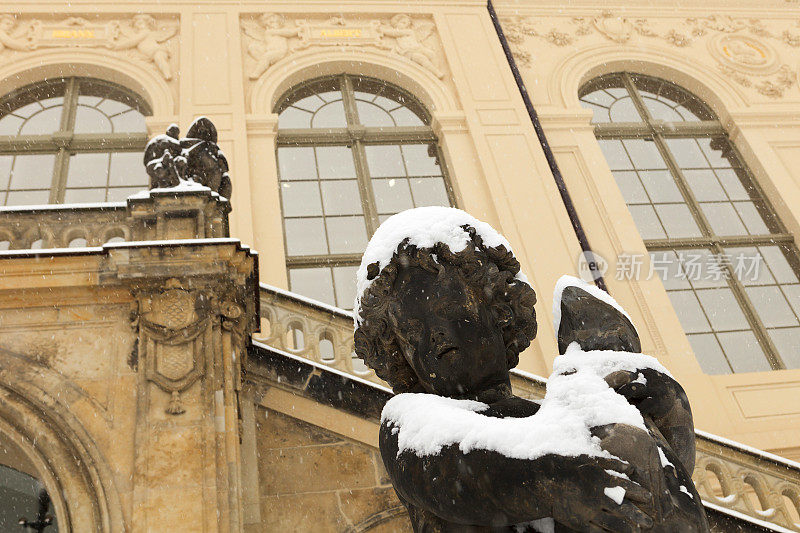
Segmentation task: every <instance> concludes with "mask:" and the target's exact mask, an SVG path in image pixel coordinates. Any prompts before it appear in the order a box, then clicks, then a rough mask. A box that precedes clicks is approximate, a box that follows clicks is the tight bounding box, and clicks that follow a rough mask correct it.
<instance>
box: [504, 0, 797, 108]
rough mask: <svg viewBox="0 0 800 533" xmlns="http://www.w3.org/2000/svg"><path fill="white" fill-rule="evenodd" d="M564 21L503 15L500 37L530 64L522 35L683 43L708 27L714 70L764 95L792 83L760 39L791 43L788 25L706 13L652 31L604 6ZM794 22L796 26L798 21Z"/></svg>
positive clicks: (558, 41) (568, 40) (791, 73)
mask: <svg viewBox="0 0 800 533" xmlns="http://www.w3.org/2000/svg"><path fill="white" fill-rule="evenodd" d="M569 24H570V26H571V29H570V30H569V31H564V30H563V29H562V30H559V29H557V28H555V27H553V28H551V29H550V30H548V31H540V30H539V29H537V27H536V25H535V24H534V22H533V21H532V20H531V18H530V17H513V18H507V19H503V26H504V28H505V33H506V38H507V39H508V41H509V43H510V45H511V50H512V52H513V53H514V57H515V58H516V59H517V61H518V62H519V63H520V64H521V65H522V66H524V67H530V66H531V60H532V57H531V54H530V52H528V51H527V50H525V49H524V47H523V44H524V42H525V38H526V37H536V38H539V39H542V40H544V41H546V42H548V43H550V44H552V45H555V46H568V45H571V44H573V43H575V42H577V41H578V40H579V39H580V38H581V37H583V36H585V35H589V34H591V33H593V32H597V33H599V34H600V35H602V36H604V37H605V38H607V39H609V40H610V41H614V42H616V43H620V44H624V43H626V42H628V41H629V40H630V39H631V38H633V36H634V35H639V36H642V37H648V38H656V39H661V40H663V41H666V42H667V43H669V44H671V45H673V46H676V47H678V48H686V47H689V46H691V45H692V44H694V43H695V42H699V41H700V40H701V39H703V38H705V37H706V36H709V35H710V34H712V33H714V34H716V35H713V36H712V37H710V38H709V39H707V45H708V49H709V52H710V53H711V55H712V57H714V58H715V59H716V60H717V68H718V69H719V71H720V72H721V73H722V74H724V75H725V76H727V77H729V78H730V79H732V80H733V81H735V82H736V83H738V84H740V85H742V86H743V87H748V88H752V89H755V90H756V91H758V92H759V93H760V94H762V95H764V96H768V97H770V98H779V97H781V96H783V94H784V92H785V91H786V90H787V89H789V88H790V87H792V86H793V85H794V84H795V83H796V79H797V73H796V72H795V70H794V69H793V68H792V67H790V66H789V65H787V64H785V63H781V62H780V58H779V57H778V54H777V52H776V51H775V50H774V49H773V48H772V47H771V46H770V45H769V44H768V43H767V42H765V40H764V39H771V40H775V41H779V42H781V43H783V44H785V45H788V46H791V47H795V48H796V47H800V30H794V29H792V28H790V29H785V30H783V31H782V32H778V31H771V30H769V29H767V28H766V27H765V26H764V24H763V23H762V22H761V21H760V20H757V19H738V18H734V17H731V16H728V15H710V16H708V17H704V18H687V19H685V20H684V21H683V22H682V23H681V28H680V29H676V28H671V29H669V30H667V31H664V32H658V31H656V30H654V29H653V28H651V26H650V23H649V22H648V20H647V19H642V18H638V19H629V18H627V17H624V16H621V15H615V14H614V13H612V12H610V11H604V12H603V13H602V14H601V15H600V16H598V17H595V18H593V19H589V18H583V17H573V18H572V19H570V21H569ZM795 26H797V27H800V22H797V23H796V24H795ZM748 34H749V35H748ZM754 78H760V80H756V79H754Z"/></svg>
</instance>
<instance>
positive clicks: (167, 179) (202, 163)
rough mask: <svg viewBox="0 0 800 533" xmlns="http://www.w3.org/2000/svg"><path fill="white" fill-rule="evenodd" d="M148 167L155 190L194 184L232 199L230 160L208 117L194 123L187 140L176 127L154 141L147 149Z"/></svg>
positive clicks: (152, 140)
mask: <svg viewBox="0 0 800 533" xmlns="http://www.w3.org/2000/svg"><path fill="white" fill-rule="evenodd" d="M144 165H145V170H146V171H147V175H148V176H150V188H151V189H157V188H159V189H163V188H169V187H176V186H178V185H180V184H181V182H182V181H188V180H191V181H194V182H195V183H198V184H200V185H205V186H206V187H208V188H210V189H211V190H212V191H214V192H216V193H218V194H219V195H220V196H223V197H225V198H230V197H231V196H230V195H231V192H232V190H233V189H232V185H231V179H230V176H229V175H228V160H227V158H226V157H225V154H223V153H222V150H220V148H219V145H217V128H215V127H214V124H213V123H212V122H211V121H210V120H209V119H207V118H205V117H200V118H198V119H197V120H195V121H194V122H192V124H191V126H189V130H188V131H187V132H186V136H185V137H182V138H181V137H180V130H179V129H178V126H177V125H175V124H173V125H172V126H170V127H169V129H167V132H166V134H162V135H157V136H155V137H153V139H151V140H150V142H148V143H147V146H146V147H145V149H144Z"/></svg>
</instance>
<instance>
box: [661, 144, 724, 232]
mask: <svg viewBox="0 0 800 533" xmlns="http://www.w3.org/2000/svg"><path fill="white" fill-rule="evenodd" d="M653 141H654V142H655V143H656V147H657V148H658V151H659V152H661V157H663V158H664V162H665V163H666V164H667V168H668V169H669V171H670V173H671V174H672V177H673V178H674V179H675V184H676V185H677V186H678V189H679V190H680V191H681V194H682V195H683V197H684V198H685V199H686V205H687V207H688V208H689V211H691V212H692V214H693V215H694V217H695V220H696V221H697V224H698V225H699V226H700V231H701V232H702V233H703V235H705V236H708V237H712V238H713V237H714V232H713V231H712V230H711V224H709V222H708V219H706V216H705V214H703V210H702V209H700V203H699V202H698V201H697V198H696V197H695V195H694V193H693V192H692V189H691V188H690V187H689V183H688V182H687V181H686V178H685V177H684V175H683V171H682V170H681V167H680V165H678V162H677V161H675V157H674V156H673V155H672V152H670V151H669V148H668V147H667V143H666V142H664V138H663V137H662V136H661V135H659V134H654V135H653Z"/></svg>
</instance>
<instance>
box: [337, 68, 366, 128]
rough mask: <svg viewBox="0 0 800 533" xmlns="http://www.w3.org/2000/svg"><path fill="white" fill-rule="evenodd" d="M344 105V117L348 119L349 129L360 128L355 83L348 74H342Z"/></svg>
mask: <svg viewBox="0 0 800 533" xmlns="http://www.w3.org/2000/svg"><path fill="white" fill-rule="evenodd" d="M341 90H342V103H343V104H344V115H345V118H346V119H347V126H348V128H350V127H353V126H360V125H361V123H360V122H359V121H358V109H356V98H355V94H354V93H353V81H352V80H351V79H350V77H349V76H348V75H347V74H342V89H341Z"/></svg>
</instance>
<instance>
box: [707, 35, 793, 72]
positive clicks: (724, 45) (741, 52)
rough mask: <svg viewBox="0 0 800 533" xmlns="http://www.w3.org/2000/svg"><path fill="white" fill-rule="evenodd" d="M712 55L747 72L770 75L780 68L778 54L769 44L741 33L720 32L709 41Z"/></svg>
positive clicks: (726, 64)
mask: <svg viewBox="0 0 800 533" xmlns="http://www.w3.org/2000/svg"><path fill="white" fill-rule="evenodd" d="M708 48H709V51H710V52H711V55H712V56H714V57H715V58H717V59H718V60H719V62H720V63H722V64H723V65H725V66H727V67H730V68H732V69H734V70H738V71H740V72H743V73H745V74H755V75H762V76H763V75H769V74H772V73H774V72H776V71H777V70H778V68H780V65H779V64H778V54H777V53H776V52H775V50H774V49H773V48H772V47H771V46H769V45H768V44H766V43H764V42H762V41H760V40H758V39H755V38H753V37H750V36H748V35H739V34H720V35H716V36H714V38H712V39H710V40H709V41H708Z"/></svg>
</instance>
